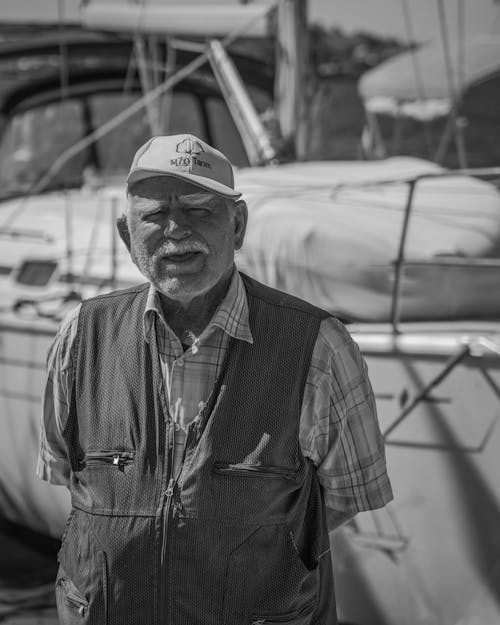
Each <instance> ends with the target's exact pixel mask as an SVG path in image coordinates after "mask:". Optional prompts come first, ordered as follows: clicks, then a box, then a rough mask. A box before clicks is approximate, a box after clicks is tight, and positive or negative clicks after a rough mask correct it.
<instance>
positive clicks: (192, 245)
mask: <svg viewBox="0 0 500 625" xmlns="http://www.w3.org/2000/svg"><path fill="white" fill-rule="evenodd" d="M209 251H210V250H209V249H208V246H207V245H205V244H204V243H201V242H200V241H189V242H186V243H180V242H179V243H175V244H173V243H171V242H170V243H169V244H168V245H164V246H163V247H162V248H161V250H159V251H158V256H176V255H178V254H191V253H193V252H201V253H202V254H208V253H209Z"/></svg>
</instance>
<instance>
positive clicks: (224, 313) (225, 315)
mask: <svg viewBox="0 0 500 625" xmlns="http://www.w3.org/2000/svg"><path fill="white" fill-rule="evenodd" d="M155 317H158V318H159V319H160V320H161V321H162V322H163V324H164V325H165V327H166V328H167V329H168V331H169V332H172V330H171V329H170V327H169V325H168V323H167V321H166V319H165V315H164V314H163V310H162V307H161V303H160V296H159V293H158V291H157V290H156V289H155V287H154V286H153V285H152V284H151V285H150V287H149V293H148V297H147V300H146V308H145V309H144V320H143V323H144V338H145V339H146V341H147V342H149V337H150V336H151V330H152V327H153V323H154V320H155ZM213 327H218V328H220V329H221V330H222V331H223V332H225V333H226V334H228V335H229V336H232V337H233V338H235V339H239V340H242V341H246V342H247V343H253V337H252V332H251V330H250V323H249V314H248V300H247V295H246V291H245V285H244V284H243V280H242V279H241V276H240V274H239V272H238V271H237V270H236V269H235V270H234V271H233V275H232V277H231V283H230V285H229V288H228V290H227V293H226V295H225V297H224V299H223V300H222V302H221V303H220V305H219V307H218V308H217V310H216V311H215V313H214V316H213V317H212V319H211V321H210V323H209V324H208V326H207V327H206V328H205V330H204V331H203V333H202V335H201V336H202V337H203V336H204V335H205V336H206V335H207V334H208V333H209V332H210V330H211V329H213Z"/></svg>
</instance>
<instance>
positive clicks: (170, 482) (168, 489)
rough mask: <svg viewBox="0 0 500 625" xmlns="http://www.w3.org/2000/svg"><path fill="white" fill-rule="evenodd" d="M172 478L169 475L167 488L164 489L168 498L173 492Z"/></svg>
mask: <svg viewBox="0 0 500 625" xmlns="http://www.w3.org/2000/svg"><path fill="white" fill-rule="evenodd" d="M174 481H175V480H174V478H173V477H171V478H170V481H169V483H168V486H167V490H166V491H165V495H166V496H167V497H168V498H169V499H170V498H171V497H172V495H173V494H174Z"/></svg>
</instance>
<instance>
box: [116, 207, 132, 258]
mask: <svg viewBox="0 0 500 625" xmlns="http://www.w3.org/2000/svg"><path fill="white" fill-rule="evenodd" d="M116 227H117V228H118V234H119V235H120V239H121V240H122V241H123V242H124V243H125V245H126V246H127V249H128V251H129V252H130V232H129V230H128V224H127V217H126V216H125V215H121V216H120V217H118V218H117V219H116Z"/></svg>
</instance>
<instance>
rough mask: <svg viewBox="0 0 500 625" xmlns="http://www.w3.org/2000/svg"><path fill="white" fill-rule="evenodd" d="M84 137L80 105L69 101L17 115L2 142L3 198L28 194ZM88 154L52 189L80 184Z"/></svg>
mask: <svg viewBox="0 0 500 625" xmlns="http://www.w3.org/2000/svg"><path fill="white" fill-rule="evenodd" d="M82 136H83V125H82V117H81V112H80V104H79V103H78V102H77V101H73V100H69V101H64V102H57V103H54V104H48V105H44V106H40V107H37V108H35V109H31V110H29V111H26V112H23V113H19V114H17V115H15V116H14V117H13V118H12V119H11V120H10V123H9V124H8V125H7V127H6V129H5V132H4V134H3V136H2V140H1V142H0V196H1V197H9V196H12V195H17V194H22V193H26V192H28V191H29V190H30V189H31V187H32V186H33V185H34V184H35V183H36V182H38V181H39V180H40V179H41V178H42V177H43V176H44V174H45V173H46V172H47V171H48V169H49V167H50V166H51V165H52V164H53V163H54V161H55V160H56V158H57V157H58V156H59V155H60V154H61V153H62V152H63V151H64V150H65V149H67V148H69V147H70V146H72V145H73V144H74V143H76V141H78V140H79V139H81V137H82ZM86 159H87V154H85V153H83V154H78V155H77V156H75V157H74V158H73V159H72V160H71V161H70V162H69V163H68V164H67V165H65V166H64V167H63V168H62V170H61V171H60V172H59V173H57V174H56V175H55V176H54V177H53V179H52V181H51V183H50V185H49V187H48V188H53V189H55V188H63V187H70V186H75V185H78V184H80V182H81V172H82V169H83V166H84V164H85V161H86Z"/></svg>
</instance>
